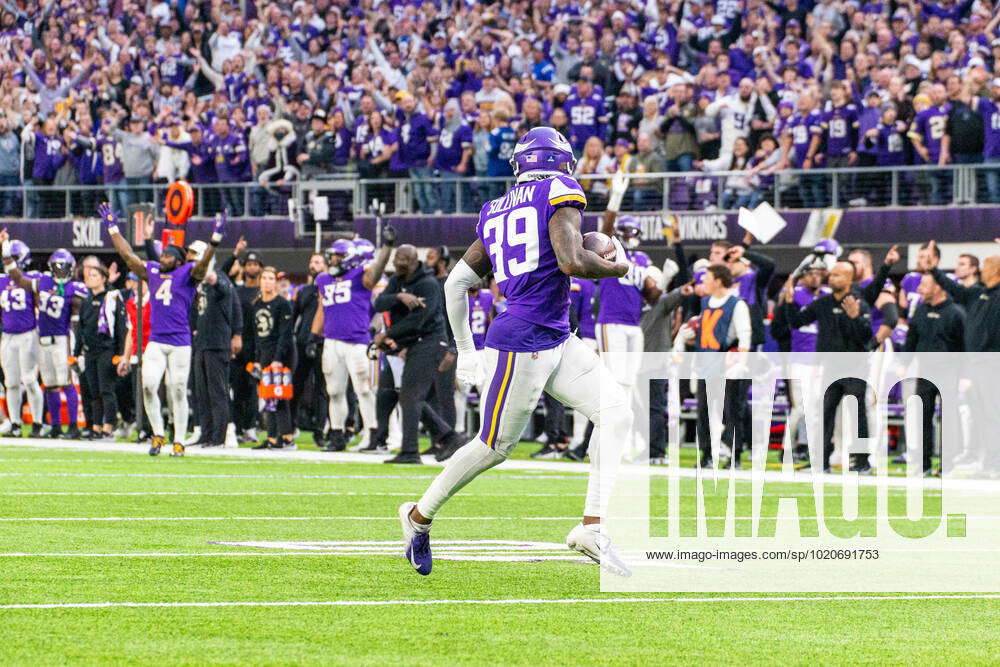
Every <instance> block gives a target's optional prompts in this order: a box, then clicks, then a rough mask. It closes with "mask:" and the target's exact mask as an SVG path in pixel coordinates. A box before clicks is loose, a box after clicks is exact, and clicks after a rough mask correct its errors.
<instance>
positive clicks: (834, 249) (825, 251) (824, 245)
mask: <svg viewBox="0 0 1000 667" xmlns="http://www.w3.org/2000/svg"><path fill="white" fill-rule="evenodd" d="M813 252H814V253H816V254H817V255H833V256H834V257H840V253H841V252H842V251H841V249H840V244H839V243H837V241H836V240H835V239H820V242H819V243H817V244H816V245H815V246H813Z"/></svg>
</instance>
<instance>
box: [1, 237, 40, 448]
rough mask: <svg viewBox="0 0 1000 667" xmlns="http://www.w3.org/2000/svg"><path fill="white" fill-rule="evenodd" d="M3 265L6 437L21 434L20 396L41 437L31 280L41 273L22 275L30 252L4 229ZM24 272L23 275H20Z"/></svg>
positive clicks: (3, 361)
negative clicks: (25, 395)
mask: <svg viewBox="0 0 1000 667" xmlns="http://www.w3.org/2000/svg"><path fill="white" fill-rule="evenodd" d="M0 239H2V254H3V265H4V271H5V273H6V275H3V276H0V308H2V309H3V313H2V321H3V339H2V340H0V363H2V364H3V373H4V379H5V382H6V389H7V410H8V411H9V413H10V420H11V421H10V423H9V424H8V423H5V424H4V430H7V429H8V428H9V430H10V435H11V436H12V437H17V436H20V435H21V405H22V403H21V401H22V395H23V394H27V396H28V407H29V408H30V409H31V415H32V417H33V419H34V422H35V423H34V425H33V426H32V428H31V435H32V436H39V435H41V434H42V433H41V428H42V419H41V416H42V388H41V387H40V386H39V384H38V320H37V319H36V317H35V303H36V297H35V295H36V294H37V293H38V291H37V288H36V287H34V285H35V284H36V283H35V281H37V280H39V279H41V277H42V274H40V273H37V272H35V271H30V272H26V271H25V269H27V267H28V264H29V263H30V262H31V251H30V250H29V249H28V246H27V245H26V244H25V243H24V242H23V241H18V240H16V239H15V240H10V239H9V238H8V237H7V230H6V229H4V230H3V231H2V232H0ZM23 271H24V273H22V272H23Z"/></svg>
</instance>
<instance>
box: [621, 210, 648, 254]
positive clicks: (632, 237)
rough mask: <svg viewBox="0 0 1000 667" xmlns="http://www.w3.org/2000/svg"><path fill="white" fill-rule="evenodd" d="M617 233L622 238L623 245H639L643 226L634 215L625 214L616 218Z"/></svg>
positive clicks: (632, 247)
mask: <svg viewBox="0 0 1000 667" xmlns="http://www.w3.org/2000/svg"><path fill="white" fill-rule="evenodd" d="M615 234H616V235H617V236H618V238H620V239H621V241H622V245H624V246H625V247H626V248H629V249H635V248H638V247H639V242H640V241H641V240H642V227H641V226H640V225H639V219H638V218H636V217H635V216H634V215H623V216H621V217H619V218H618V219H617V220H615Z"/></svg>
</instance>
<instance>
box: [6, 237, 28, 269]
mask: <svg viewBox="0 0 1000 667" xmlns="http://www.w3.org/2000/svg"><path fill="white" fill-rule="evenodd" d="M10 256H11V257H13V258H14V261H15V262H17V266H18V268H20V269H21V270H22V271H23V270H24V269H27V268H28V264H31V248H29V247H28V244H27V243H25V242H24V241H21V240H19V239H14V240H13V241H11V242H10Z"/></svg>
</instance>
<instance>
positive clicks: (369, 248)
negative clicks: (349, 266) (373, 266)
mask: <svg viewBox="0 0 1000 667" xmlns="http://www.w3.org/2000/svg"><path fill="white" fill-rule="evenodd" d="M354 257H355V262H354V263H355V265H357V266H360V265H361V264H364V263H365V262H370V261H372V260H373V259H375V244H374V243H372V242H371V241H369V240H368V239H354Z"/></svg>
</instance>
